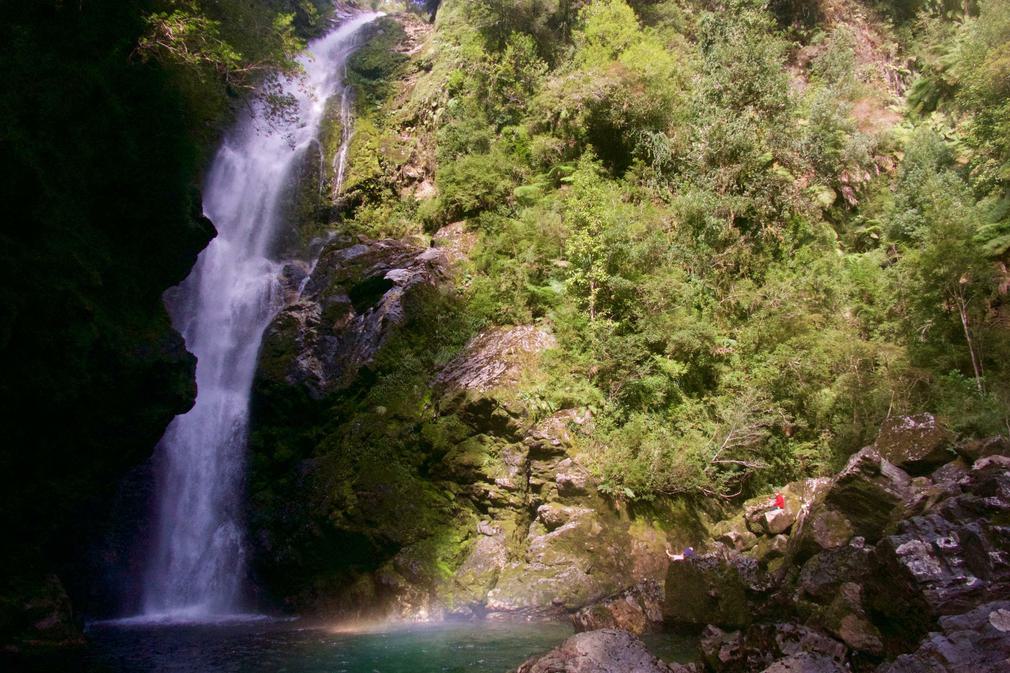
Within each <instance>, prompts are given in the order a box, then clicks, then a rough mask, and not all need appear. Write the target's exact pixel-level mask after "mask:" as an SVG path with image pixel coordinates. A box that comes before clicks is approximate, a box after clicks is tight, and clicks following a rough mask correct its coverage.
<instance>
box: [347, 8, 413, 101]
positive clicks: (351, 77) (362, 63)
mask: <svg viewBox="0 0 1010 673" xmlns="http://www.w3.org/2000/svg"><path fill="white" fill-rule="evenodd" d="M367 30H368V33H369V40H368V41H367V42H366V43H365V44H363V45H362V46H361V47H360V48H359V49H358V50H357V51H355V52H354V54H353V55H352V56H351V58H350V59H349V60H348V62H347V83H348V84H349V85H351V86H352V87H354V93H355V95H356V96H357V101H356V102H357V105H358V106H359V108H364V109H369V108H374V107H377V106H380V105H382V104H383V103H385V102H386V100H387V99H388V98H389V96H390V94H391V93H392V87H393V84H394V82H395V75H396V73H397V71H398V69H399V68H400V67H401V66H402V65H403V64H404V62H405V61H406V60H407V57H406V56H404V55H403V54H401V53H399V52H397V51H395V49H394V47H395V46H396V45H397V44H399V42H400V41H401V40H402V39H403V38H404V36H405V33H404V30H403V26H401V25H400V23H399V22H398V21H394V20H393V19H390V18H385V17H384V18H382V19H379V20H378V21H377V22H375V24H373V25H371V26H369V27H368V28H367Z"/></svg>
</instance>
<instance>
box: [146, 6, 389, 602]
mask: <svg viewBox="0 0 1010 673" xmlns="http://www.w3.org/2000/svg"><path fill="white" fill-rule="evenodd" d="M379 16H381V14H377V13H367V14H353V15H350V16H349V17H346V18H345V20H344V21H343V22H342V23H341V24H340V25H339V26H337V27H336V28H335V29H334V30H333V31H332V32H330V33H329V34H327V35H326V36H324V37H322V38H320V39H318V40H314V41H313V42H311V43H310V44H309V46H308V51H307V54H306V55H305V56H303V57H302V58H301V59H300V62H301V63H302V66H303V67H304V75H303V76H302V77H299V78H293V79H286V80H283V81H282V82H281V87H282V91H283V93H284V94H286V95H287V96H290V97H291V98H292V99H293V100H294V101H295V102H296V106H295V107H294V111H295V113H296V114H292V115H285V116H284V119H283V120H277V119H272V120H269V121H268V120H266V117H265V114H264V113H265V108H264V105H263V103H262V102H260V103H254V104H253V106H252V109H251V110H250V111H248V112H247V113H246V114H245V115H244V116H243V117H242V118H241V119H240V120H239V121H238V122H237V124H236V126H235V128H234V129H233V130H232V131H231V132H230V133H229V134H228V135H227V137H226V138H225V140H224V142H223V144H222V146H221V148H220V149H219V151H218V152H217V155H216V157H215V158H214V161H213V164H212V166H211V168H210V171H209V174H208V177H207V181H206V185H205V188H204V210H205V212H206V214H207V216H208V217H209V218H210V219H211V220H212V221H213V222H214V224H215V226H216V227H217V230H218V236H217V238H215V239H214V240H213V241H212V242H211V243H210V245H209V246H208V247H207V248H206V249H205V250H204V251H203V252H202V253H201V255H200V257H199V259H198V261H197V263H196V266H195V267H194V268H193V271H192V273H191V274H190V275H189V277H188V278H187V279H186V280H185V281H184V282H183V283H182V285H180V287H179V288H178V289H177V291H176V294H175V296H174V298H173V301H171V302H170V304H171V306H170V310H171V312H172V318H173V322H174V324H175V326H176V328H177V329H178V330H179V331H180V332H181V333H182V334H183V336H184V337H185V339H186V345H187V347H188V348H189V350H190V351H192V352H193V353H194V354H196V356H197V358H198V363H197V368H196V380H197V389H198V393H197V398H196V404H195V406H194V407H193V408H192V410H190V411H189V412H188V413H186V414H183V415H180V416H177V417H176V418H175V419H174V420H173V421H172V423H171V424H170V425H169V427H168V429H167V430H166V432H165V435H164V437H163V438H162V439H161V442H160V443H159V444H158V447H157V449H156V454H155V456H156V475H157V484H156V489H157V493H156V497H157V512H156V520H155V524H154V526H155V527H154V529H153V531H152V538H153V544H152V549H151V551H150V556H149V558H148V564H147V571H146V575H145V585H144V596H143V606H142V612H143V615H142V618H143V619H150V620H154V621H212V620H216V619H221V618H228V617H230V616H235V615H237V614H238V613H241V612H242V610H243V609H244V608H245V607H246V606H244V604H243V603H244V601H243V586H244V579H245V576H246V551H245V543H244V531H243V522H242V514H241V510H242V502H241V500H242V485H243V478H244V472H245V452H246V439H247V434H248V416H249V396H250V390H251V387H252V382H253V376H254V374H255V370H256V362H257V357H258V353H259V348H260V342H261V340H262V337H263V332H264V331H265V329H266V328H267V326H268V325H269V323H270V321H271V320H272V318H273V317H274V315H275V314H276V312H277V311H278V310H279V308H280V302H281V300H282V293H281V290H280V286H279V283H278V273H279V271H280V268H281V263H280V262H279V261H276V260H272V259H271V258H270V252H271V248H272V246H273V244H274V242H275V239H276V238H277V235H278V233H279V232H280V231H281V230H282V228H283V227H284V224H285V213H284V212H282V211H283V203H284V202H285V196H286V194H287V190H288V189H290V188H291V185H290V182H291V180H292V176H293V175H294V174H295V172H296V168H297V166H298V165H299V162H300V161H301V160H302V158H303V156H304V155H305V153H306V152H315V151H317V148H315V147H313V146H314V145H316V144H317V136H318V133H319V128H320V124H321V122H322V120H323V117H324V114H325V111H326V102H327V100H328V99H330V98H331V97H333V96H335V95H340V96H341V97H342V99H343V100H342V106H341V107H342V110H341V112H342V115H341V116H342V117H344V116H345V115H346V114H347V110H346V108H347V100H348V99H349V95H348V93H347V91H346V90H345V86H344V82H343V75H344V69H345V64H346V60H347V58H348V56H349V55H350V54H351V53H352V52H353V50H354V47H355V46H356V38H358V37H359V36H360V31H361V29H362V27H364V26H365V25H366V24H367V23H369V22H371V21H373V20H375V19H376V18H378V17H379ZM348 116H349V115H348ZM341 121H342V122H344V124H345V129H344V134H345V135H344V140H345V144H346V140H347V139H349V133H350V131H349V130H348V129H347V128H346V126H347V122H348V121H349V119H342V120H341ZM345 159H346V147H342V148H341V151H340V152H339V153H338V162H339V165H338V166H336V171H335V173H336V175H337V176H338V179H337V181H336V182H337V184H336V185H335V191H337V192H339V189H340V184H339V182H340V177H342V176H343V174H344V166H343V162H344V161H345Z"/></svg>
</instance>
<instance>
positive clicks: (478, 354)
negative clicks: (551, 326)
mask: <svg viewBox="0 0 1010 673" xmlns="http://www.w3.org/2000/svg"><path fill="white" fill-rule="evenodd" d="M556 346H557V340H556V339H555V338H554V337H553V336H552V335H551V334H550V333H549V332H546V331H545V330H543V329H541V328H539V327H534V326H532V325H520V326H518V327H498V328H494V329H491V330H488V331H485V332H482V333H480V334H478V335H477V336H475V337H474V338H473V339H471V340H470V342H469V343H468V344H467V345H466V347H465V348H464V349H463V352H462V353H460V355H459V356H457V357H456V358H455V359H454V360H453V361H452V362H450V363H449V364H448V365H446V366H445V368H444V369H443V370H442V371H441V372H440V373H439V374H438V376H436V377H435V384H436V385H437V386H440V387H442V388H445V389H448V390H454V391H462V390H469V391H473V392H478V393H484V392H488V391H490V390H492V389H494V388H496V387H498V386H503V385H507V384H510V383H515V382H516V380H517V379H518V376H519V374H520V373H521V371H522V370H523V368H524V366H525V365H526V364H527V362H528V360H529V358H531V357H533V356H535V355H537V354H539V353H541V352H543V351H545V350H547V349H550V348H555V347H556Z"/></svg>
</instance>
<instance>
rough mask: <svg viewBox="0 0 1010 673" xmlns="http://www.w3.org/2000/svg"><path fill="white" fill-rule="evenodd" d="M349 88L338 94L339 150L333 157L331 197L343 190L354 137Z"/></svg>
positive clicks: (351, 101) (337, 195) (344, 88)
mask: <svg viewBox="0 0 1010 673" xmlns="http://www.w3.org/2000/svg"><path fill="white" fill-rule="evenodd" d="M352 103H353V100H352V98H351V87H349V86H344V87H343V89H342V90H341V92H340V149H338V150H337V155H336V157H334V163H335V165H334V167H333V169H334V170H333V173H334V175H335V176H336V177H335V178H334V180H333V196H335V197H339V196H340V194H341V192H343V190H344V178H345V177H346V176H347V152H348V150H350V149H351V139H352V138H353V137H354V115H353V110H352V109H351V105H352Z"/></svg>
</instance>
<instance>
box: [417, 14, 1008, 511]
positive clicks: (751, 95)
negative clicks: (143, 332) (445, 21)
mask: <svg viewBox="0 0 1010 673" xmlns="http://www.w3.org/2000/svg"><path fill="white" fill-rule="evenodd" d="M466 6H467V8H468V9H467V11H469V12H471V14H470V15H471V16H477V17H482V18H481V19H480V21H478V22H477V23H478V25H479V29H480V31H482V42H481V45H480V47H479V48H477V49H474V50H471V51H470V52H469V53H470V54H471V56H472V57H473V62H474V63H475V64H480V65H479V67H475V68H473V69H472V70H467V69H464V68H461V67H460V66H457V67H458V68H460V69H459V70H458V71H457V72H456V73H455V74H454V77H453V78H452V79H451V83H450V90H449V96H450V98H449V102H448V105H447V108H446V114H445V116H444V118H443V122H442V123H441V125H440V130H439V136H438V141H439V143H438V159H439V189H440V191H442V194H441V196H440V197H439V199H438V203H435V204H433V205H432V206H431V207H430V210H431V211H432V215H430V217H432V218H433V219H434V221H435V222H442V221H444V220H445V219H446V218H447V217H448V216H449V214H450V213H451V215H453V216H456V217H467V218H468V219H469V227H470V228H471V230H473V231H475V232H476V233H477V234H478V236H479V243H478V247H477V249H476V251H475V253H474V255H473V257H472V261H471V263H470V265H469V266H468V267H467V271H466V275H465V281H464V282H463V284H462V286H463V287H464V288H465V291H466V296H467V301H468V310H470V311H472V312H473V315H474V316H479V322H480V323H482V324H486V323H498V324H515V323H530V322H534V321H536V322H541V323H545V324H548V325H550V327H551V328H552V330H553V331H554V333H555V334H556V335H557V337H558V339H559V341H560V343H561V348H560V350H559V351H558V353H557V355H556V356H552V358H550V362H549V365H544V367H545V369H544V373H543V378H542V379H537V380H535V381H534V380H531V381H528V382H527V383H526V388H524V389H523V393H522V396H523V397H522V399H523V400H524V403H525V404H527V405H528V406H529V407H530V408H531V409H534V410H536V411H535V413H536V414H547V413H551V412H553V411H556V410H558V409H560V408H564V405H565V404H566V402H563V401H561V400H568V402H567V403H569V404H578V405H585V406H589V407H590V408H592V409H593V410H594V412H595V414H596V418H597V423H598V426H597V431H596V432H595V433H594V434H593V435H592V436H591V437H589V438H587V440H586V442H585V445H584V446H583V447H582V450H583V451H584V454H585V457H586V458H587V460H588V461H589V462H591V463H592V464H593V465H594V468H595V469H596V471H597V474H598V475H599V476H600V478H601V480H602V486H601V489H602V490H604V491H605V492H607V493H610V494H611V495H613V496H614V497H616V498H621V499H648V498H652V497H656V496H659V495H664V494H665V495H709V496H718V497H733V496H735V495H737V494H747V493H752V492H754V491H755V490H759V489H760V488H762V487H763V485H765V484H770V483H781V482H782V481H786V480H789V479H792V478H796V477H798V476H801V475H809V474H818V473H823V472H824V471H827V470H829V469H832V468H833V467H836V466H837V465H838V464H839V463H840V462H841V461H843V460H844V459H845V457H846V456H847V455H848V454H849V453H850V452H851V451H852V450H853V449H854V448H857V447H858V446H862V445H864V444H865V443H867V442H869V441H872V439H873V436H874V433H875V432H876V429H877V428H878V427H879V424H880V422H881V420H882V419H883V418H884V417H885V415H886V414H888V413H892V414H893V413H901V412H903V411H911V410H920V409H923V408H926V409H930V410H934V411H937V412H939V413H941V414H945V415H947V416H948V417H951V418H949V420H951V422H954V423H955V425H956V426H957V427H959V428H962V429H964V431H965V432H981V431H982V428H986V431H995V430H996V429H998V427H999V424H1000V419H1002V418H1003V417H1004V416H1005V415H1006V414H1005V407H1003V411H1002V412H1001V411H1000V408H1001V407H1000V405H1001V404H1003V401H1004V400H1005V399H1006V394H1005V392H1004V391H1005V389H1006V387H1005V386H1003V385H1002V383H999V382H998V378H999V377H998V375H996V374H994V373H993V372H996V371H1002V365H1000V364H999V363H1000V361H1001V359H1003V358H1005V357H1006V355H1005V354H1004V352H1005V350H1006V347H1005V345H1004V344H1005V342H1006V338H1005V334H1006V333H1005V328H1004V327H1001V326H1000V325H1001V323H1000V322H999V321H1000V318H998V315H1000V311H1001V310H1003V309H1002V308H1001V306H1002V303H1001V302H1002V301H1003V300H1002V299H1001V297H1002V295H1001V294H1000V292H1001V289H1000V287H1001V286H1000V284H999V282H997V281H999V280H1000V279H999V277H998V276H999V274H998V267H997V266H996V265H994V264H993V263H992V261H991V260H990V258H989V257H988V256H987V255H988V254H989V253H988V252H987V251H992V250H1000V249H1002V248H1001V247H1000V246H1001V245H1002V244H1003V243H1002V242H1003V241H1004V240H1010V234H1008V232H1010V227H1006V226H1004V224H1003V222H1004V219H1005V218H1006V216H1007V213H1008V211H1010V206H1007V205H1006V204H1007V203H1010V200H1007V199H1004V198H1002V197H1001V195H1000V194H999V193H998V190H997V192H995V193H994V192H993V191H992V189H991V186H992V185H993V184H997V183H994V182H993V181H992V180H991V179H990V178H991V176H992V175H994V173H993V172H992V171H989V172H988V173H986V172H985V171H982V170H979V167H980V164H977V163H976V162H971V163H970V166H971V167H972V169H973V171H972V174H971V176H968V177H969V179H970V181H969V182H966V181H965V178H966V175H965V174H966V171H964V170H963V168H962V167H963V166H964V165H965V164H966V163H967V160H966V159H965V153H966V152H967V151H968V149H967V148H974V149H972V150H971V151H972V152H973V154H974V157H975V158H976V159H978V158H980V157H982V156H986V155H988V156H998V155H999V151H1000V150H999V145H998V141H997V136H998V134H997V133H995V132H994V129H995V128H998V124H996V123H995V122H991V121H989V120H992V119H994V118H993V117H992V116H991V114H989V113H990V112H992V111H996V112H998V111H999V110H1000V109H1001V105H1002V103H1003V101H1002V100H999V101H997V100H995V99H992V98H988V96H991V95H993V94H994V92H995V91H998V90H1000V89H999V88H998V87H999V86H1001V85H1000V84H999V83H1000V82H1001V81H1002V80H1001V79H1000V77H993V76H991V75H992V73H993V72H995V73H996V74H997V75H998V74H999V72H998V68H999V67H1000V66H999V63H1000V61H999V58H998V57H997V56H995V55H994V52H992V46H993V45H995V44H996V43H998V42H999V41H1000V40H1001V39H1003V38H1002V37H1000V36H1001V35H1002V33H1001V32H1000V30H1001V29H1000V28H999V27H998V26H999V25H1000V22H999V20H996V19H998V18H999V16H1001V14H1000V10H996V9H994V8H993V7H991V6H990V7H987V6H985V5H983V7H982V13H983V15H984V16H987V17H989V18H990V21H991V22H992V23H993V26H991V27H987V29H986V30H987V31H988V32H986V31H983V30H982V29H981V27H980V24H976V23H974V21H972V20H969V21H966V22H965V24H964V26H965V27H963V28H953V29H952V28H951V27H950V25H949V24H941V23H937V22H936V21H932V20H931V19H927V18H923V19H921V20H920V22H921V25H923V26H927V25H928V27H929V29H928V30H923V31H922V32H921V34H920V37H919V39H920V42H919V43H918V46H916V47H915V48H916V49H917V50H918V53H920V54H922V55H923V56H922V61H921V62H923V63H926V62H927V61H928V62H930V63H939V62H940V61H943V62H944V63H948V64H949V69H948V70H945V71H944V72H945V73H946V74H944V75H943V77H945V78H946V79H945V80H944V82H946V83H944V84H942V86H941V89H943V93H941V94H940V95H937V96H933V98H934V101H933V102H932V103H930V104H931V105H933V106H934V107H935V106H937V105H941V106H947V107H948V108H949V107H950V106H953V105H954V104H955V103H956V104H957V105H959V106H961V107H962V108H963V109H965V110H967V109H968V105H969V104H970V105H971V106H972V108H971V109H972V110H973V112H974V111H977V110H982V109H984V110H985V115H982V116H978V117H976V116H975V115H974V114H972V115H970V116H965V117H961V118H954V117H950V118H948V119H947V121H946V124H947V125H946V126H945V125H944V124H943V123H939V122H938V121H937V120H934V121H932V122H930V124H929V125H930V126H936V127H937V128H941V129H943V128H947V129H948V131H945V133H947V135H948V138H949V137H951V136H954V137H955V140H956V141H960V142H954V143H951V142H949V141H948V140H945V139H944V138H941V137H938V136H935V135H931V134H930V133H929V132H927V131H926V130H925V129H919V130H916V131H914V132H910V130H911V127H897V128H893V129H892V128H888V125H887V124H888V123H889V122H888V120H887V119H886V118H885V117H886V116H887V115H886V114H883V113H879V114H878V116H879V117H881V118H880V119H878V118H877V117H874V116H873V114H877V113H872V112H871V114H870V115H869V116H867V112H866V110H867V109H870V110H871V111H872V110H885V109H886V108H887V106H888V105H890V103H891V99H890V98H888V94H887V93H886V92H882V91H880V90H879V87H878V85H877V84H876V83H875V82H876V81H877V80H876V79H875V78H876V77H877V74H876V71H873V70H871V69H870V67H869V66H864V65H861V63H865V61H864V60H863V58H864V55H863V54H862V52H861V50H863V49H864V48H865V45H863V44H862V42H861V40H863V39H865V38H864V36H862V34H861V33H859V31H858V30H857V29H856V28H850V27H847V25H846V24H845V23H844V22H841V23H838V22H835V24H834V26H833V27H832V29H831V30H830V31H829V32H825V31H823V29H822V28H823V27H822V26H819V25H818V24H819V22H820V21H821V20H822V16H821V14H820V11H819V8H820V5H819V4H818V3H804V2H778V3H774V6H773V8H772V9H773V10H774V14H775V15H774V16H773V14H772V13H770V12H769V11H768V10H767V9H766V8H765V7H764V6H763V4H762V3H760V2H754V1H751V0H725V1H723V2H717V3H708V4H707V5H705V6H703V7H699V6H695V5H689V6H690V7H691V11H690V12H689V13H685V12H683V11H682V9H683V7H684V5H683V4H682V3H675V2H658V3H652V2H645V3H628V2H625V1H623V0H606V1H601V2H594V3H590V4H587V5H585V6H584V7H583V8H582V10H581V11H580V12H579V14H578V17H577V21H571V22H569V23H568V26H569V28H570V30H569V32H567V33H566V34H565V38H564V39H560V40H557V42H556V46H555V47H554V48H545V40H544V36H545V35H548V34H550V33H551V30H550V29H549V28H548V26H549V25H550V22H551V18H550V17H555V16H557V14H555V12H556V11H557V10H558V7H559V5H556V4H553V3H549V2H545V3H539V4H537V3H527V4H522V5H521V6H520V7H518V9H517V11H515V12H514V13H512V14H509V13H508V12H506V11H505V9H504V5H503V4H502V3H491V2H473V3H467V5H466ZM916 10H918V8H916ZM926 10H927V12H934V13H936V16H941V15H943V12H947V11H949V10H950V8H947V7H944V8H941V9H937V7H933V6H932V5H930V6H929V7H927V8H926ZM902 11H904V10H902ZM903 16H904V14H903ZM923 16H925V15H923ZM776 18H777V19H778V22H776ZM902 20H905V19H902ZM945 20H946V21H948V22H949V18H948V19H945ZM784 24H792V25H793V26H794V27H797V26H800V25H801V24H803V25H806V26H807V27H808V28H813V29H814V30H812V31H810V32H802V31H803V29H802V28H800V29H799V30H800V31H801V32H799V33H798V34H799V35H808V36H809V35H813V36H814V39H815V40H816V41H818V47H817V49H816V51H815V54H816V55H815V58H814V59H813V61H812V62H811V64H810V68H809V70H808V71H807V72H806V73H805V74H806V76H807V78H808V81H807V82H806V85H805V87H803V88H802V90H800V91H796V90H792V89H791V87H790V72H789V69H788V64H789V59H790V57H791V56H790V54H791V47H790V44H789V43H788V42H787V41H786V39H785V37H784V35H783V34H782V33H781V32H780V26H782V25H784ZM818 29H821V30H818ZM460 35H462V33H460ZM568 36H570V38H571V39H570V42H568V41H567V37H568ZM955 36H956V40H957V42H958V45H957V46H955V47H949V46H948V47H945V48H939V47H938V46H937V44H934V42H936V43H947V42H949V41H951V40H954V39H955ZM931 41H934V42H931ZM1004 41H1005V40H1004ZM459 42H460V43H461V44H462V43H464V42H465V40H464V39H463V38H462V37H460V38H459ZM962 42H963V43H964V44H969V43H970V44H973V45H975V48H976V49H977V51H976V52H972V53H973V54H974V56H973V57H972V58H974V59H975V60H974V61H971V60H970V59H969V58H968V57H967V56H966V54H967V53H968V52H967V51H966V49H967V47H965V46H962V45H961V44H960V43H962ZM559 45H560V46H559ZM562 46H563V48H562ZM944 53H948V54H954V56H943V57H940V56H937V54H944ZM538 56H539V58H538ZM539 59H544V60H543V61H541V60H539ZM930 59H932V60H930ZM937 59H939V60H937ZM969 62H971V63H972V64H973V65H972V66H971V67H970V70H971V72H972V73H975V72H982V71H985V69H986V68H989V69H990V70H988V71H986V72H988V73H989V75H990V76H988V77H987V79H985V80H984V81H983V79H982V78H981V77H979V78H977V79H975V80H971V79H970V78H969V77H968V69H967V66H962V65H958V64H966V63H969ZM543 63H550V65H551V68H550V70H546V69H544V67H543ZM983 64H984V65H983ZM945 67H946V66H945ZM962 67H964V68H966V69H965V70H958V68H962ZM992 68H996V70H995V71H993V70H991V69H992ZM955 74H956V77H955ZM969 81H970V82H972V84H971V87H975V88H971V87H969V86H967V85H966V84H962V82H964V83H968V82H969ZM688 83H689V84H688ZM984 87H989V88H988V89H986V88H984ZM475 90H476V91H479V92H480V93H479V95H478V96H477V97H476V98H475V97H473V96H472V95H471V93H470V92H472V91H475ZM498 91H502V92H505V94H504V95H501V96H498V95H497V92H498ZM969 92H970V94H969ZM913 95H915V94H914V91H913ZM930 95H932V94H930ZM969 98H970V99H971V102H970V103H969ZM980 124H984V125H987V126H985V128H986V129H987V130H986V131H985V132H984V133H976V129H982V128H983V126H982V125H980ZM950 129H953V130H952V131H951V130H950ZM1004 135H1005V134H1004ZM1000 137H1003V136H1000ZM983 138H984V139H985V141H986V142H987V143H988V144H984V143H983V142H982V141H983ZM902 143H905V146H904V147H903V146H902ZM983 148H984V152H983V151H982V150H983ZM902 150H904V155H903V160H902V161H901V165H900V168H899V169H898V170H897V171H895V172H894V173H893V174H890V175H889V174H886V173H885V174H884V175H880V177H874V176H877V175H878V174H879V173H880V172H881V167H882V166H888V165H889V164H890V162H891V161H892V157H896V156H897V157H899V158H901V156H902V155H901V151H902ZM509 162H511V164H510V166H511V167H510V168H509V169H508V170H501V169H498V170H497V171H496V165H499V166H505V165H509ZM478 172H479V173H480V174H481V175H480V177H478ZM987 175H988V176H990V178H986V176H987ZM987 179H988V180H989V181H988V182H986V180H987ZM997 182H998V181H997ZM892 183H893V184H892ZM986 185H989V186H988V187H986ZM892 187H893V192H892ZM980 187H984V189H983V191H982V192H976V191H974V190H976V189H978V188H980ZM979 193H984V194H987V195H989V196H987V197H986V198H985V199H983V200H982V201H977V200H976V199H977V196H978V194H979ZM487 195H492V196H493V198H487ZM442 199H445V202H444V203H450V204H452V206H451V207H450V208H447V207H446V206H445V205H444V203H443V202H442ZM1004 286H1005V283H1004ZM959 297H960V299H959ZM962 299H963V304H964V306H965V310H964V312H963V313H964V315H965V318H966V320H967V322H968V323H969V327H968V329H967V330H965V328H964V325H963V324H962V320H961V315H962V311H961V310H960V309H958V308H957V307H958V306H959V305H960V304H959V302H960V301H961V300H962ZM966 334H967V335H968V336H969V337H970V339H971V340H972V341H973V343H974V344H975V346H974V348H975V351H976V356H977V358H976V359H977V362H978V365H979V366H980V368H981V370H982V371H981V375H980V377H979V383H975V377H974V369H973V366H972V358H971V352H972V349H971V348H969V347H968V345H967V340H966V336H965V335H966ZM1001 338H1002V341H1000V339H1001ZM548 366H549V370H548V369H547V367H548ZM952 370H953V371H955V372H957V374H956V376H957V377H961V379H956V378H951V377H952V376H955V375H953V374H949V372H950V371H952ZM548 371H549V373H547V372H548ZM958 381H961V383H958ZM963 381H968V382H969V383H971V386H968V387H965V386H964V385H962V383H963ZM979 385H981V392H980V391H979ZM972 386H974V391H972V389H971V387H972ZM562 391H567V392H562ZM576 391H577V392H576ZM959 404H960V405H962V406H961V408H963V409H964V414H965V417H964V418H963V419H962V420H960V421H957V420H955V419H953V418H952V417H953V416H954V415H956V413H957V412H956V410H957V409H958V405H959Z"/></svg>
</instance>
